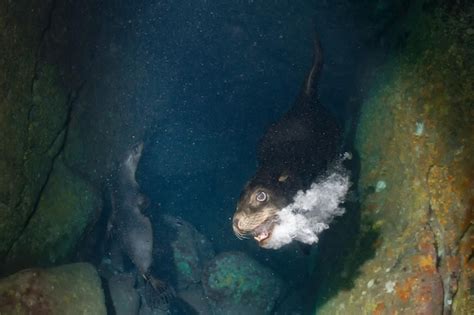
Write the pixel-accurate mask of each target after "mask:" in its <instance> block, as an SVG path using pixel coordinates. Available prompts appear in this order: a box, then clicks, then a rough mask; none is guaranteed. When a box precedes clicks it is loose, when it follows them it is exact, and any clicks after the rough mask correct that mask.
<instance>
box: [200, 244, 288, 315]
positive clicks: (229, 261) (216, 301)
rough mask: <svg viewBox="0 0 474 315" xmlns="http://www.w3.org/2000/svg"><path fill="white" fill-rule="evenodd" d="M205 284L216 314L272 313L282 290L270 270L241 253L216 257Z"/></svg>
mask: <svg viewBox="0 0 474 315" xmlns="http://www.w3.org/2000/svg"><path fill="white" fill-rule="evenodd" d="M202 284H203V288H204V291H205V293H206V295H207V297H208V298H209V300H210V304H211V306H212V312H213V314H271V313H272V311H273V308H274V307H275V304H276V302H277V300H278V298H279V297H280V295H281V293H282V291H283V282H282V280H281V279H279V278H278V277H277V276H276V275H275V274H274V273H273V272H272V271H271V270H270V269H268V268H266V267H264V266H262V265H261V264H259V263H258V262H257V261H255V260H253V259H252V258H250V257H249V256H247V255H245V254H244V253H239V252H225V253H222V254H219V255H218V256H216V257H215V258H214V259H213V260H212V261H211V262H210V263H209V265H208V266H207V268H206V270H205V272H204V273H203V280H202Z"/></svg>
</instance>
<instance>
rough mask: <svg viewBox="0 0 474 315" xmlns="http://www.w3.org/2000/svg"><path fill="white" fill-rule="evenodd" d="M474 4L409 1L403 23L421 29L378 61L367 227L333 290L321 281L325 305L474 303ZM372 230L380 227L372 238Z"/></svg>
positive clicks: (328, 309)
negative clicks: (429, 6)
mask: <svg viewBox="0 0 474 315" xmlns="http://www.w3.org/2000/svg"><path fill="white" fill-rule="evenodd" d="M467 7H468V8H464V9H463V10H464V11H465V12H470V13H468V14H471V15H470V16H468V15H465V13H462V11H454V10H453V11H451V12H448V11H445V10H444V9H441V8H439V9H437V10H433V11H432V12H430V13H426V12H422V11H418V12H414V11H413V10H421V7H416V6H415V7H410V16H411V17H412V18H413V20H412V21H411V22H409V21H408V22H407V25H405V28H407V29H411V30H413V32H412V33H411V34H410V36H409V37H408V39H407V41H406V43H405V47H404V49H403V50H402V52H401V54H400V55H397V56H392V57H391V59H390V60H391V61H390V62H389V63H387V64H386V65H385V66H384V67H382V68H381V69H379V70H378V73H379V76H378V79H377V82H375V83H376V84H373V86H372V88H371V93H370V96H369V97H368V98H367V99H366V100H365V102H364V104H363V107H362V111H361V116H360V122H359V126H358V129H357V139H356V147H357V149H358V151H359V153H360V162H361V173H360V180H359V192H360V195H361V216H362V226H361V233H360V234H361V235H360V236H359V239H358V241H357V242H356V246H357V247H356V248H353V250H352V252H351V254H350V255H348V257H346V260H345V262H344V263H345V267H344V268H343V269H344V270H345V272H343V273H339V274H336V273H333V274H332V275H331V276H330V277H329V279H323V280H322V282H323V283H326V284H332V291H330V290H324V288H323V287H324V284H323V285H320V287H321V288H320V292H321V293H320V296H319V297H318V300H319V308H318V309H317V313H318V314H356V313H358V312H360V310H364V312H365V313H366V314H393V313H400V314H451V313H452V314H469V313H472V310H473V309H474V297H473V292H472V284H473V279H474V272H473V270H474V269H473V264H472V244H473V231H474V230H473V229H472V224H473V221H472V205H473V203H472V202H473V183H474V182H473V179H474V173H473V170H474V151H473V145H472V144H473V143H474V110H473V107H472V104H473V102H474V92H473V91H474V90H473V84H474V78H473V76H472V74H473V73H474V63H473V58H472V51H473V49H474V40H473V39H474V38H473V35H472V32H470V31H469V30H470V26H469V23H468V22H467V21H469V18H470V17H472V12H474V11H473V10H474V6H473V5H472V4H471V5H467ZM364 233H365V235H368V234H370V233H372V235H375V237H374V238H373V239H372V241H371V242H370V243H368V242H366V241H364V235H363V234H364ZM362 255H365V258H364V257H362ZM322 278H324V276H322ZM348 279H351V281H350V283H349V285H348V283H347V280H348ZM344 282H345V283H344ZM327 287H330V285H328V286H327ZM344 289H345V290H344Z"/></svg>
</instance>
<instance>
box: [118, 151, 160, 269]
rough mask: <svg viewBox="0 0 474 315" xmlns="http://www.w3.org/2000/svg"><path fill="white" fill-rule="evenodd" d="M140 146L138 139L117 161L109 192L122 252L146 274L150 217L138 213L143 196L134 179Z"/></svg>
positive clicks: (150, 248) (150, 243)
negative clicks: (116, 168) (112, 184)
mask: <svg viewBox="0 0 474 315" xmlns="http://www.w3.org/2000/svg"><path fill="white" fill-rule="evenodd" d="M142 150H143V144H142V143H140V144H138V145H136V146H135V147H133V148H131V149H130V150H128V151H127V152H126V154H125V156H124V158H123V159H122V160H121V161H120V164H119V167H118V172H117V176H116V179H115V184H114V188H113V192H112V200H113V204H114V206H113V208H114V209H113V211H114V213H113V215H114V218H113V221H114V228H115V233H116V236H117V238H118V240H119V243H120V246H121V247H122V249H123V252H124V253H125V254H126V255H127V256H128V257H129V258H130V260H131V261H132V262H133V264H134V265H135V266H136V267H137V269H138V271H139V272H140V273H141V274H147V272H148V269H149V267H150V265H151V263H152V253H153V229H152V225H151V222H150V219H149V218H148V217H146V216H145V215H144V214H142V212H141V210H142V209H143V208H144V204H145V199H146V198H145V196H143V195H142V194H141V193H140V191H139V185H138V183H137V181H136V179H135V173H136V170H137V166H138V162H139V160H140V157H141V154H142Z"/></svg>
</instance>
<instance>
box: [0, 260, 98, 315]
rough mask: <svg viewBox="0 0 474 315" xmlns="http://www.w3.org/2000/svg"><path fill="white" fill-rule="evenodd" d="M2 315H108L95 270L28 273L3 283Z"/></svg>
mask: <svg viewBox="0 0 474 315" xmlns="http://www.w3.org/2000/svg"><path fill="white" fill-rule="evenodd" d="M0 314H9V315H21V314H52V315H54V314H57V315H60V314H61V315H63V314H91V315H96V314H97V315H100V314H106V309H105V303H104V294H103V292H102V288H101V283H100V279H99V277H98V275H97V272H96V271H95V269H94V267H92V266H91V265H89V264H85V263H78V264H71V265H64V266H60V267H56V268H51V269H27V270H23V271H20V272H18V273H16V274H13V275H11V276H8V277H6V278H3V279H0Z"/></svg>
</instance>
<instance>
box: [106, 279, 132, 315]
mask: <svg viewBox="0 0 474 315" xmlns="http://www.w3.org/2000/svg"><path fill="white" fill-rule="evenodd" d="M135 282H136V275H135V274H130V273H123V274H116V275H114V276H112V277H111V278H110V279H109V281H108V283H109V291H110V297H111V299H112V303H113V305H114V309H115V314H116V315H130V314H137V313H138V309H139V307H140V296H139V295H138V292H137V291H136V290H135Z"/></svg>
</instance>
